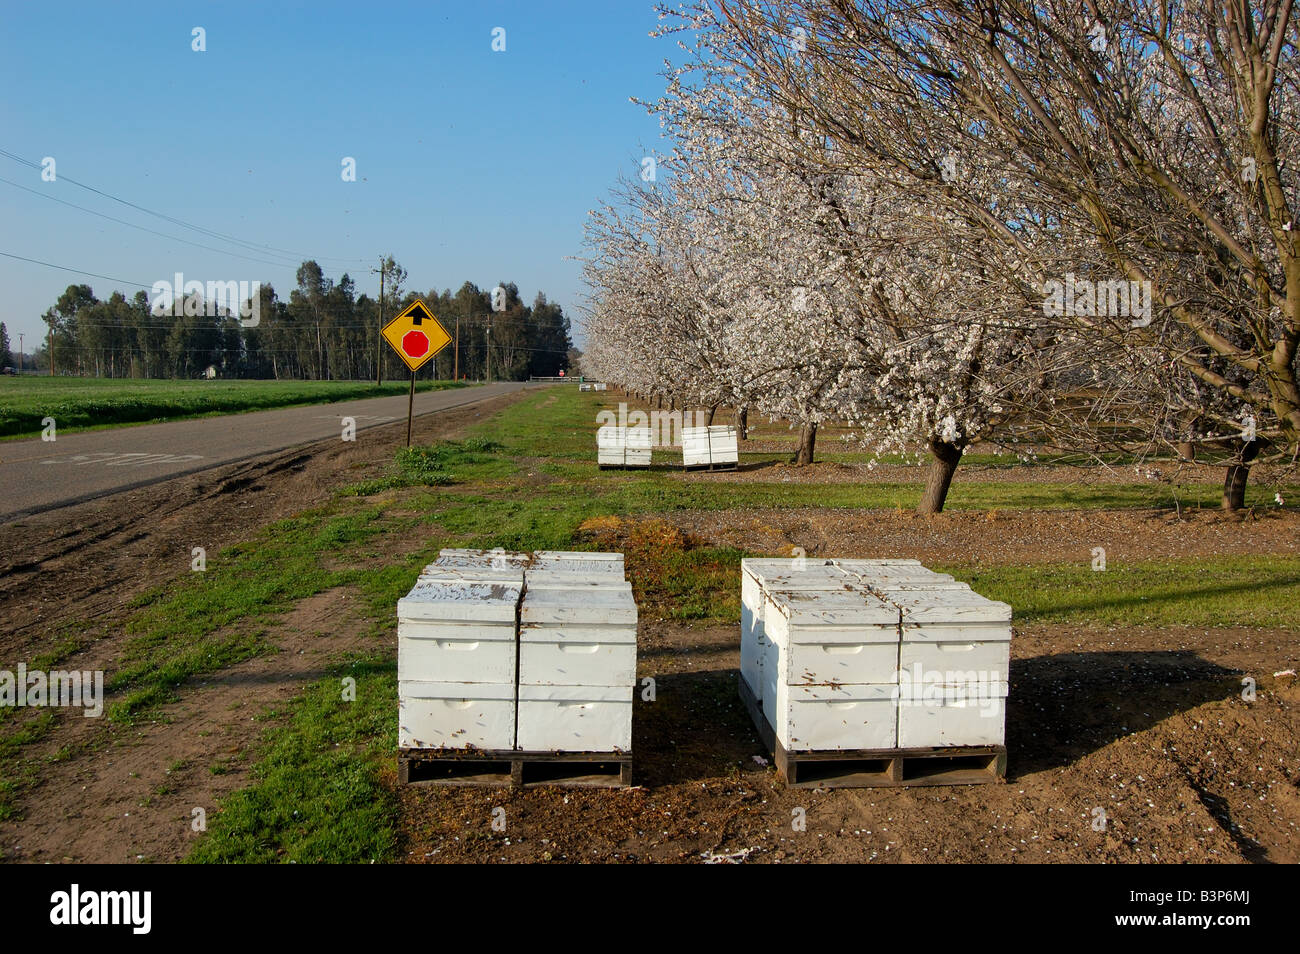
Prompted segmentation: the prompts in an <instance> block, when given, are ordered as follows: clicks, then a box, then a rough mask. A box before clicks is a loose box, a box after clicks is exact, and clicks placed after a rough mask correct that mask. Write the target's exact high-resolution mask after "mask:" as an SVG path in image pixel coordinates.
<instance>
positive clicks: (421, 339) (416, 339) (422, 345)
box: [402, 331, 429, 358]
mask: <svg viewBox="0 0 1300 954" xmlns="http://www.w3.org/2000/svg"><path fill="white" fill-rule="evenodd" d="M428 350H429V336H428V335H426V334H425V333H424V332H423V331H408V332H407V333H406V334H404V335H402V351H404V352H405V353H406V354H409V355H410V356H411V357H412V358H423V357H424V356H425V354H426V353H427V352H428Z"/></svg>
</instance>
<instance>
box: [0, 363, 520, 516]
mask: <svg viewBox="0 0 1300 954" xmlns="http://www.w3.org/2000/svg"><path fill="white" fill-rule="evenodd" d="M523 387H524V385H522V384H519V383H515V382H502V383H497V384H483V385H478V386H475V387H468V388H457V389H454V390H450V391H426V392H418V393H417V394H416V395H415V413H416V414H417V415H421V414H432V413H435V412H437V411H445V410H447V409H448V408H453V407H460V406H462V405H465V404H473V403H475V402H476V401H482V400H483V399H485V398H490V397H495V396H497V395H499V394H506V393H509V392H511V391H518V390H520V389H521V388H523ZM406 400H407V396H406V395H404V394H403V395H401V396H400V397H382V398H366V399H365V400H361V401H340V402H338V403H335V404H313V405H310V406H308V407H291V408H282V409H280V410H275V411H255V412H252V413H249V414H228V415H223V416H221V417H205V418H200V419H198V420H192V421H171V422H169V423H166V424H144V425H141V426H138V427H122V428H113V429H110V430H104V431H86V432H83V433H80V434H68V435H58V438H57V440H54V441H50V442H46V441H42V440H26V441H5V442H0V523H3V522H6V521H9V520H13V519H15V518H17V517H21V516H26V515H28V514H32V513H39V512H40V511H42V510H51V509H53V508H55V507H62V506H65V505H67V504H71V503H78V502H80V501H83V500H88V499H91V498H93V497H102V496H104V495H105V494H113V493H117V492H119V491H122V490H130V489H132V488H134V487H140V486H143V485H145V484H152V483H156V482H157V481H160V480H167V479H168V478H171V477H179V476H181V475H182V474H190V473H194V472H195V471H199V470H206V469H207V468H209V467H218V466H220V465H222V464H232V463H235V462H237V461H241V460H248V459H250V458H253V457H260V456H262V455H263V454H269V453H273V452H275V451H282V450H287V449H288V448H291V447H297V446H299V445H302V444H310V443H313V442H315V441H319V440H325V439H327V438H330V437H335V438H341V436H342V431H343V428H342V418H344V417H351V418H354V419H355V420H356V428H357V431H362V430H364V429H366V428H368V427H375V426H377V425H380V424H389V423H392V422H394V421H402V420H405V419H406Z"/></svg>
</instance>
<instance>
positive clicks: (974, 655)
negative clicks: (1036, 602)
mask: <svg viewBox="0 0 1300 954" xmlns="http://www.w3.org/2000/svg"><path fill="white" fill-rule="evenodd" d="M888 598H889V600H890V601H891V602H893V603H895V604H896V605H897V606H898V607H899V608H900V610H901V611H902V647H901V650H900V653H899V668H900V677H901V680H902V681H904V682H911V683H913V684H918V685H919V684H922V683H926V682H940V683H944V684H953V683H971V682H994V683H1002V682H1006V681H1007V679H1008V671H1009V669H1010V665H1011V607H1010V606H1008V605H1007V604H1006V603H999V602H996V601H995V600H990V599H986V598H984V597H983V596H980V595H979V594H978V593H976V592H974V591H973V590H969V589H965V590H912V591H895V592H892V593H890V594H888ZM972 744H973V743H972Z"/></svg>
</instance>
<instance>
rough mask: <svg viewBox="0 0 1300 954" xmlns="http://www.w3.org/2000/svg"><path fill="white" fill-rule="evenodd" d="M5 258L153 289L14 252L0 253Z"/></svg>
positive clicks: (148, 286) (123, 279)
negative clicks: (25, 256)
mask: <svg viewBox="0 0 1300 954" xmlns="http://www.w3.org/2000/svg"><path fill="white" fill-rule="evenodd" d="M0 255H3V256H4V257H5V258H16V259H18V261H20V262H31V263H32V264H33V265H44V266H45V267H46V268H57V269H59V270H60V271H64V272H72V273H73V274H74V275H89V276H90V277H91V278H102V279H104V280H105V281H109V282H121V283H122V284H123V285H134V286H136V287H137V288H149V289H152V288H153V285H143V284H141V283H140V282H131V281H127V280H126V279H125V278H114V277H113V276H111V275H100V274H98V273H96V272H86V271H82V270H81V269H80V268H69V267H68V266H67V265H55V264H54V263H53V262H42V261H39V260H37V259H34V258H24V257H23V256H21V255H14V254H13V253H12V252H0Z"/></svg>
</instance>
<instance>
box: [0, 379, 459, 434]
mask: <svg viewBox="0 0 1300 954" xmlns="http://www.w3.org/2000/svg"><path fill="white" fill-rule="evenodd" d="M461 386H462V385H461V384H460V383H459V382H454V381H419V382H417V383H416V387H417V388H418V389H419V390H421V391H430V390H442V389H444V388H450V387H461ZM409 387H410V384H409V382H406V381H391V382H388V383H386V384H384V385H382V386H379V387H376V386H375V384H374V382H367V381H237V380H230V381H227V380H218V381H206V380H201V381H160V380H134V379H129V378H113V379H109V378H61V377H55V378H39V377H27V376H20V377H5V378H0V438H6V437H35V436H37V435H39V434H40V433H41V428H42V425H41V421H42V419H43V418H45V417H52V418H54V421H55V424H56V426H57V427H58V431H59V433H68V432H71V431H79V430H93V429H98V428H103V427H120V426H122V425H124V424H142V423H148V422H154V421H172V420H179V419H181V418H193V417H204V416H208V415H212V414H235V413H240V412H244V411H263V410H267V409H270V408H277V407H292V406H295V405H302V404H324V403H329V402H333V401H351V400H356V399H359V398H369V397H387V396H392V395H395V394H405V393H406V392H407V390H408V388H409Z"/></svg>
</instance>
